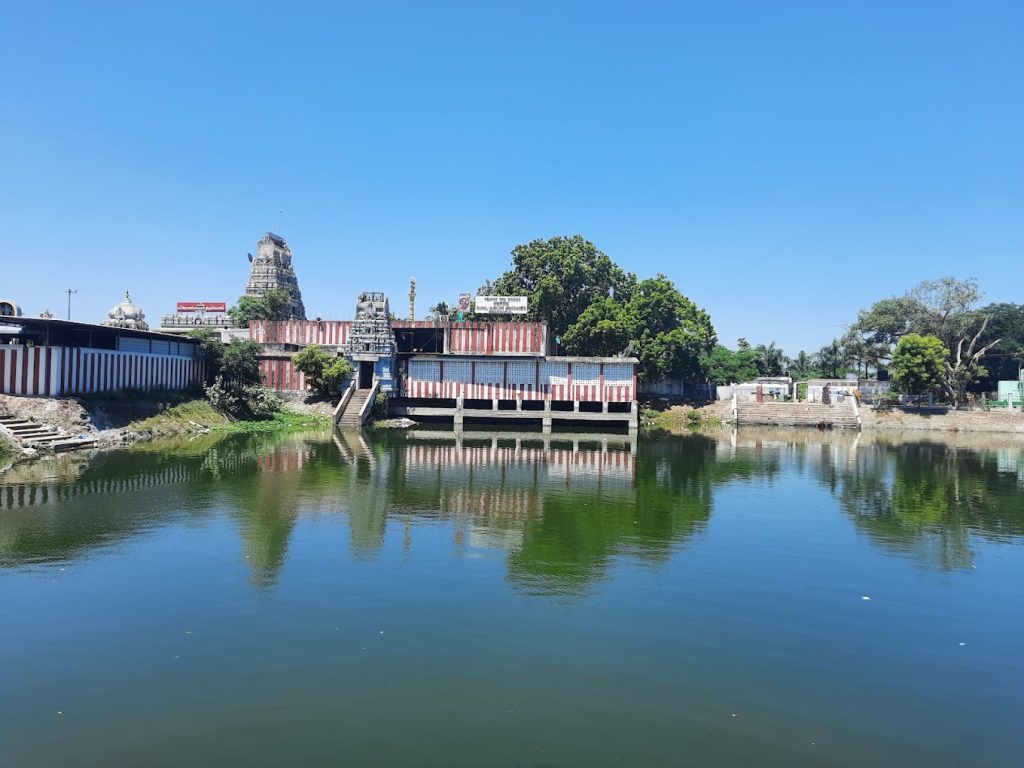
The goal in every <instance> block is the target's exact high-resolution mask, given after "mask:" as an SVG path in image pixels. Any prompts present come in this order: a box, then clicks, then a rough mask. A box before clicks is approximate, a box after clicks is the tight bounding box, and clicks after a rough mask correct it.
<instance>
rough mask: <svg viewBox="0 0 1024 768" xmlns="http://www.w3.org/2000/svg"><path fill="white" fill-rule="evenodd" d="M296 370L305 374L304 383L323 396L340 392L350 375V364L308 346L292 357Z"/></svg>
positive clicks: (319, 348) (313, 346)
mask: <svg viewBox="0 0 1024 768" xmlns="http://www.w3.org/2000/svg"><path fill="white" fill-rule="evenodd" d="M292 362H293V363H294V364H295V368H296V370H298V371H300V372H301V373H304V374H306V381H307V382H308V383H309V386H310V387H311V388H312V389H313V390H314V391H316V392H321V393H323V394H325V395H329V394H333V393H335V392H338V391H340V390H341V385H342V383H343V382H344V381H345V379H347V378H348V377H349V376H351V375H352V371H353V368H352V363H350V362H349V361H348V360H347V359H346V358H344V357H338V356H337V355H332V354H331V353H330V352H328V351H326V350H325V349H322V348H321V347H320V346H318V345H317V344H310V345H309V346H308V347H306V348H305V349H303V350H302V351H301V352H296V353H295V354H294V355H292Z"/></svg>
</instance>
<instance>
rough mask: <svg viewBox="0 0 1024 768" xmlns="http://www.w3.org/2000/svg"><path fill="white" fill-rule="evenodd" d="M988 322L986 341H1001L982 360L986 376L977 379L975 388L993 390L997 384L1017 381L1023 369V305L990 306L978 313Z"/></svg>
mask: <svg viewBox="0 0 1024 768" xmlns="http://www.w3.org/2000/svg"><path fill="white" fill-rule="evenodd" d="M977 313H978V314H979V315H981V316H983V317H987V318H988V319H989V323H988V327H987V328H986V331H985V332H986V335H987V336H988V340H991V339H996V338H997V339H1000V341H999V343H998V344H996V345H995V346H994V347H992V349H991V351H990V352H989V353H988V354H987V355H986V356H985V368H986V369H987V370H988V374H987V375H985V376H981V377H979V379H978V386H979V387H981V388H982V389H984V390H994V389H995V388H996V387H997V382H999V381H1016V380H1017V379H1018V377H1019V376H1020V369H1021V366H1022V365H1024V304H989V305H988V306H986V307H982V308H981V309H979V310H978V312H977Z"/></svg>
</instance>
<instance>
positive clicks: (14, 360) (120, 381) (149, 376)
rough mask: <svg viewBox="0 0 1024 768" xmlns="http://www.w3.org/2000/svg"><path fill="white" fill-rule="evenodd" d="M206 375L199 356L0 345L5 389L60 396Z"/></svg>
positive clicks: (172, 385)
mask: <svg viewBox="0 0 1024 768" xmlns="http://www.w3.org/2000/svg"><path fill="white" fill-rule="evenodd" d="M202 381H203V363H202V361H201V360H199V359H198V358H194V357H181V356H178V355H158V354H147V353H141V352H121V351H116V350H110V349H82V348H75V347H23V346H8V345H0V392H2V393H4V394H8V395H27V396H33V397H57V396H59V395H70V394H85V393H91V392H110V391H114V390H119V389H128V388H133V389H187V388H189V387H193V386H196V385H198V384H201V383H202Z"/></svg>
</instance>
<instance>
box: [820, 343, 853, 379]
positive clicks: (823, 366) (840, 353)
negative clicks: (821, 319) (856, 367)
mask: <svg viewBox="0 0 1024 768" xmlns="http://www.w3.org/2000/svg"><path fill="white" fill-rule="evenodd" d="M849 361H850V358H849V355H848V354H847V352H846V349H845V348H844V347H843V345H842V344H840V343H839V341H838V339H837V340H833V342H832V343H831V344H826V345H825V346H824V347H822V348H821V349H819V350H818V353H817V354H816V355H815V356H814V364H815V365H816V366H817V367H818V368H819V369H820V370H821V373H822V375H823V376H825V377H826V378H829V379H838V378H839V377H840V376H842V375H843V374H844V373H845V372H846V365H847V363H849Z"/></svg>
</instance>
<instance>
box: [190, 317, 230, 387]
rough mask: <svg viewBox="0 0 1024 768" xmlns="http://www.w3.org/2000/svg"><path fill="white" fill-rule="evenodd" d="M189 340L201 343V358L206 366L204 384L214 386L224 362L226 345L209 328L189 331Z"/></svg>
mask: <svg viewBox="0 0 1024 768" xmlns="http://www.w3.org/2000/svg"><path fill="white" fill-rule="evenodd" d="M188 338H190V339H193V340H195V341H198V342H199V356H200V357H201V358H202V360H203V364H204V379H205V381H204V383H205V384H212V383H213V380H214V379H215V378H216V377H217V374H219V373H220V369H221V366H222V365H223V362H224V344H223V342H221V340H220V336H219V335H218V334H217V333H216V332H214V331H211V330H210V329H209V328H196V329H195V330H192V331H189V333H188Z"/></svg>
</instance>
